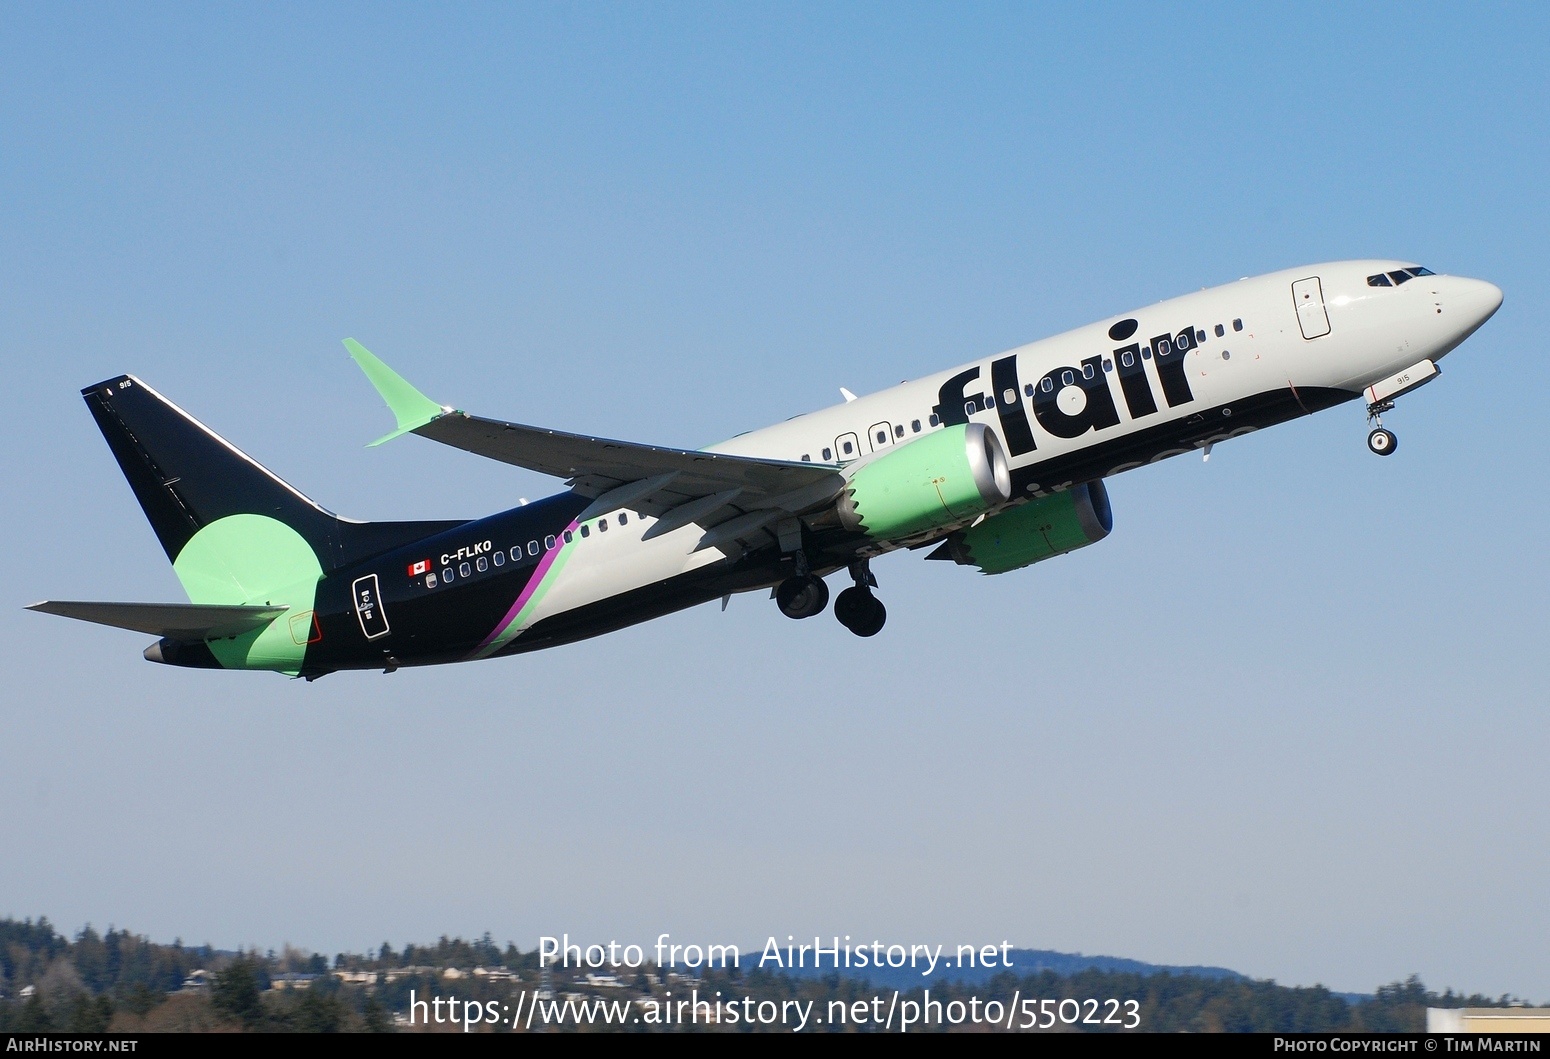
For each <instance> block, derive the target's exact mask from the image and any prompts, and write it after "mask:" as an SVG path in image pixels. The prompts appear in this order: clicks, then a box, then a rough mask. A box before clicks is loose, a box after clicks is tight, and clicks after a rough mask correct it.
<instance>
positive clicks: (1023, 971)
mask: <svg viewBox="0 0 1550 1059" xmlns="http://www.w3.org/2000/svg"><path fill="white" fill-rule="evenodd" d="M944 951H946V950H944ZM1007 958H1008V960H1009V961H1010V962H1011V964H1012V967H1011V972H1012V973H1013V974H1015V975H1017V976H1018V977H1022V976H1024V975H1030V974H1038V973H1039V972H1040V971H1050V972H1052V973H1054V974H1058V975H1061V976H1062V977H1064V976H1068V975H1073V974H1078V973H1080V972H1082V971H1102V972H1104V973H1106V974H1136V975H1143V976H1150V975H1154V974H1172V975H1189V976H1190V977H1193V978H1208V979H1212V980H1216V981H1248V976H1247V975H1243V974H1239V973H1238V972H1237V971H1234V970H1230V969H1228V968H1226V967H1179V966H1173V965H1168V964H1156V963H1145V962H1143V961H1141V960H1127V959H1125V958H1124V957H1122V956H1084V955H1083V954H1082V953H1079V952H1054V951H1052V950H1050V949H1011V950H1008V956H1007ZM943 962H944V963H949V962H951V957H950V956H949V958H948V959H947V960H945V961H943ZM758 963H759V949H758V948H754V949H753V950H751V951H749V950H744V953H743V958H742V965H743V968H744V970H749V969H752V968H755V967H757V966H758ZM826 964H827V960H826ZM772 969H773V968H769V967H767V968H766V970H772ZM1005 970H1006V969H1005V968H1002V967H961V968H960V967H944V966H941V965H940V964H939V965H938V966H937V969H936V972H935V973H934V974H925V973H923V972H924V969H923V968H920V967H908V966H906V967H882V968H877V967H867V968H864V969H861V970H856V969H854V968H845V967H841V968H840V969H839V970H838V971H836V970H835V969H834V968H832V967H829V966H827V965H826V966H824V967H821V968H814V967H805V968H804V967H796V968H782V969H780V971H779V973H781V974H787V975H790V976H791V977H793V978H825V977H828V976H829V975H833V974H838V975H839V976H840V977H841V978H853V979H856V980H857V981H868V982H871V983H872V984H873V985H876V986H887V987H888V988H890V989H913V988H914V987H916V986H920V985H929V984H931V983H933V982H961V983H963V984H965V985H975V984H978V983H980V982H984V981H988V980H989V979H991V978H994V977H995V976H996V975H998V974H1001V973H1003V972H1004V971H1005Z"/></svg>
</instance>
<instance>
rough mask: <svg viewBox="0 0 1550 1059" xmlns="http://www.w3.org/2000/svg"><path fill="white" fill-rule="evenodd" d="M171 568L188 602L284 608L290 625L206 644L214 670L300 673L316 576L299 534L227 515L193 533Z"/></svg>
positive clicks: (316, 566)
mask: <svg viewBox="0 0 1550 1059" xmlns="http://www.w3.org/2000/svg"><path fill="white" fill-rule="evenodd" d="M172 568H173V570H174V571H176V572H177V575H178V580H179V581H181V582H183V590H184V591H185V592H187V593H188V598H189V599H190V600H191V601H192V602H194V603H213V604H218V605H223V606H277V607H286V608H288V610H287V613H286V618H287V619H289V620H276V621H272V622H270V623H269V624H268V625H266V626H265V627H264V628H261V629H254V630H253V631H252V632H245V633H242V634H240V635H238V636H233V637H230V638H228V639H221V640H210V641H208V643H209V645H210V650H211V651H212V652H213V653H214V654H215V657H216V658H217V659H219V660H220V663H221V665H223V666H225V667H226V668H227V669H276V670H279V671H280V672H282V673H290V674H292V675H293V676H294V675H295V674H296V673H297V672H298V671H300V669H301V666H302V662H303V661H304V660H305V658H306V654H307V640H308V638H309V636H310V633H311V630H312V624H311V617H312V610H313V607H314V606H315V604H316V600H317V587H318V580H319V579H320V578H321V577H322V576H323V567H322V565H321V564H320V563H319V562H318V557H317V555H316V554H315V553H314V552H313V551H312V546H311V545H310V544H308V543H307V542H306V540H304V539H303V538H302V536H301V534H299V533H297V532H296V531H295V530H293V529H292V528H291V527H289V526H287V525H286V524H285V523H283V522H280V521H279V520H278V519H272V518H269V517H268V516H266V515H228V516H226V517H225V518H223V519H217V520H216V521H214V522H212V523H210V524H209V525H208V526H205V527H204V528H202V529H201V530H200V531H199V532H198V533H196V534H194V536H193V537H192V538H190V540H189V542H188V543H187V544H186V545H184V546H183V550H182V551H181V552H179V553H178V557H177V559H176V560H174V561H173V564H172Z"/></svg>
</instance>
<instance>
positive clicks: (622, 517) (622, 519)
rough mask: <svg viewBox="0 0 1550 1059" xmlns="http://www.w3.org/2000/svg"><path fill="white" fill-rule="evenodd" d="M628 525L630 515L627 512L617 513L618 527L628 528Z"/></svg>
mask: <svg viewBox="0 0 1550 1059" xmlns="http://www.w3.org/2000/svg"><path fill="white" fill-rule="evenodd" d="M629 524H630V513H629V512H628V511H621V512H619V525H621V526H628V525H629Z"/></svg>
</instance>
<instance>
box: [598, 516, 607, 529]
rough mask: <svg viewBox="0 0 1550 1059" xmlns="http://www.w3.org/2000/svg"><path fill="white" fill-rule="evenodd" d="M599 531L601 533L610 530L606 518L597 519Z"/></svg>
mask: <svg viewBox="0 0 1550 1059" xmlns="http://www.w3.org/2000/svg"><path fill="white" fill-rule="evenodd" d="M597 531H598V532H599V533H607V532H608V520H607V519H606V518H600V519H598V520H597Z"/></svg>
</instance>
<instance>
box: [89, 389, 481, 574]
mask: <svg viewBox="0 0 1550 1059" xmlns="http://www.w3.org/2000/svg"><path fill="white" fill-rule="evenodd" d="M81 396H82V397H84V398H85V399H86V406H87V407H88V408H90V409H91V413H92V416H93V418H95V419H96V420H97V426H98V427H99V428H100V429H101V430H102V435H103V437H105V438H106V439H107V442H108V447H109V448H111V449H112V450H113V455H114V456H115V457H116V458H117V459H118V465H119V467H120V468H121V469H122V470H123V472H124V477H125V478H127V479H129V485H130V488H131V489H133V490H134V493H135V498H136V499H138V500H139V501H140V506H141V507H142V508H143V509H144V510H145V516H146V518H147V519H149V520H150V523H151V528H152V529H153V530H155V532H156V536H157V539H159V540H160V541H161V546H162V548H163V549H164V550H165V551H166V553H167V558H168V559H171V560H172V561H173V563H174V565H178V557H179V556H180V555H182V554H183V552H184V550H185V548H187V546H188V544H189V542H190V541H192V540H193V539H194V537H195V535H196V534H199V533H200V531H201V530H203V529H205V527H207V526H211V525H213V524H215V523H216V522H219V521H221V520H222V519H226V518H229V517H231V516H233V515H255V516H262V518H263V519H264V520H273V521H275V522H279V523H282V524H284V525H285V526H287V527H289V528H290V529H291V530H292V531H294V533H295V534H296V535H297V536H299V537H300V538H301V539H302V540H303V541H305V542H306V544H307V545H308V546H309V547H310V548H311V550H312V553H313V555H314V556H316V559H317V563H318V565H319V567H320V568H321V570H322V571H323V572H324V573H327V572H329V571H331V570H336V569H338V568H340V567H342V566H347V565H349V564H351V563H354V562H358V561H359V560H361V559H365V558H369V557H370V556H372V555H376V554H378V553H380V552H384V551H388V550H390V549H392V548H395V547H398V546H399V545H401V544H407V543H408V542H410V541H413V540H418V539H420V538H421V537H427V536H430V535H431V534H434V533H439V532H442V531H443V530H446V529H450V528H452V527H453V526H457V525H460V524H461V522H460V520H459V521H449V522H353V521H350V520H347V519H342V518H339V517H338V516H337V515H334V514H333V513H332V512H329V511H327V510H325V509H324V508H322V507H321V506H319V505H318V504H316V503H314V502H313V501H312V500H310V499H309V498H307V497H306V496H304V495H303V494H302V493H301V492H299V491H298V490H296V489H295V488H293V487H291V486H290V485H288V484H286V483H285V482H284V481H282V480H281V479H280V478H279V477H278V476H277V475H275V474H274V473H273V472H271V471H269V470H268V469H267V468H265V467H263V466H262V465H260V464H259V463H258V462H257V461H256V460H254V459H252V458H251V457H249V456H247V455H246V454H245V453H243V452H241V451H240V450H239V449H237V448H236V447H235V446H233V445H232V444H230V443H229V442H227V441H226V440H225V439H224V438H222V437H220V436H219V435H217V434H216V433H215V432H214V431H212V430H210V429H209V428H208V427H206V426H205V425H204V424H203V423H200V422H199V421H198V420H196V419H195V418H194V417H193V416H191V415H189V414H188V413H187V412H185V411H183V410H182V409H181V408H179V407H178V406H177V405H175V404H173V403H172V402H171V401H169V400H167V399H166V398H165V397H163V396H162V395H161V394H159V393H157V392H156V391H155V390H153V389H152V388H151V387H149V386H147V385H146V384H145V383H143V382H141V381H140V380H139V379H137V378H135V377H134V376H132V375H120V376H119V377H118V378H116V379H109V380H107V381H106V382H99V383H97V384H96V385H95V386H89V387H87V388H86V389H84V390H82V391H81ZM255 543H257V542H255ZM180 572H181V571H180ZM249 587H250V588H252V587H254V586H249ZM190 594H191V596H192V595H193V593H192V591H191V593H190ZM221 595H227V594H226V593H221ZM195 601H196V602H222V603H234V602H246V600H237V599H232V598H225V599H220V600H215V599H208V600H197V599H196V600H195Z"/></svg>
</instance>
